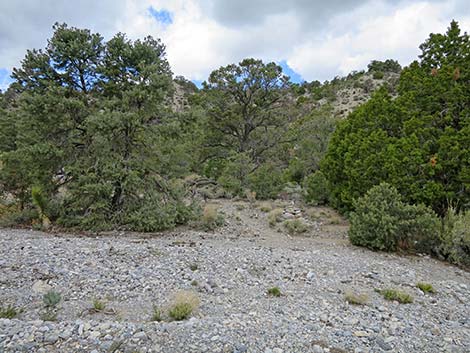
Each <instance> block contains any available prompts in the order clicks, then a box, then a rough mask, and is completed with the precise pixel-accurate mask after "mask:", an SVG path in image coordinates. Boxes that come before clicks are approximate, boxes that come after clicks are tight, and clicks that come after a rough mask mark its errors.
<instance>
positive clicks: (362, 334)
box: [353, 331, 370, 337]
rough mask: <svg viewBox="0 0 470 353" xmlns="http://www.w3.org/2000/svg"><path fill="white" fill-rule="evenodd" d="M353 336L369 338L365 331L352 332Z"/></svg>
mask: <svg viewBox="0 0 470 353" xmlns="http://www.w3.org/2000/svg"><path fill="white" fill-rule="evenodd" d="M353 334H354V336H356V337H369V336H370V333H368V332H366V331H354V333H353Z"/></svg>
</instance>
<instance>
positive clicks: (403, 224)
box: [349, 183, 439, 253]
mask: <svg viewBox="0 0 470 353" xmlns="http://www.w3.org/2000/svg"><path fill="white" fill-rule="evenodd" d="M350 223H351V227H350V229H349V239H350V240H351V243H352V244H354V245H360V246H366V247H368V248H370V249H374V250H384V251H396V250H398V249H402V250H408V251H418V252H427V253H429V252H431V251H432V250H433V249H434V248H435V247H436V245H437V243H438V229H439V227H438V224H439V219H438V217H437V216H436V215H435V214H434V212H433V211H432V210H430V209H429V208H427V207H425V206H423V205H408V204H406V203H404V202H402V201H401V196H400V194H399V193H398V191H397V190H396V189H395V188H394V187H392V186H390V185H389V184H387V183H381V184H380V185H376V186H374V187H373V188H371V189H370V190H369V191H368V192H367V194H366V195H365V196H363V197H361V198H359V199H358V200H357V202H355V211H354V212H352V213H351V215H350Z"/></svg>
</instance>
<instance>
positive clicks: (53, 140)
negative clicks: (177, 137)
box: [0, 24, 191, 231]
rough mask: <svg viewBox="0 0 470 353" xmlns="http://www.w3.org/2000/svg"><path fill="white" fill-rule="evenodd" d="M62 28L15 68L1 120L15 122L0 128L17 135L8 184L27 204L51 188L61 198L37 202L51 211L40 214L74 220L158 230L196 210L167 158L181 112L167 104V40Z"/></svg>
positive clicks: (5, 162) (7, 147)
mask: <svg viewBox="0 0 470 353" xmlns="http://www.w3.org/2000/svg"><path fill="white" fill-rule="evenodd" d="M54 31H55V32H54V35H53V37H52V38H51V39H50V40H49V42H48V45H47V48H46V49H45V50H44V51H42V50H33V51H28V53H27V54H26V57H25V59H24V60H23V61H22V66H21V67H20V68H18V69H15V70H14V73H13V78H14V79H15V80H16V82H15V83H14V84H13V86H12V90H14V92H15V93H16V95H17V96H18V97H17V98H16V99H15V102H14V105H13V106H12V107H11V109H10V110H11V116H13V117H14V119H12V118H11V117H10V116H9V115H7V116H6V119H8V120H5V118H3V119H2V124H7V125H8V126H9V129H10V131H9V130H3V129H2V131H1V134H2V136H0V140H2V141H8V142H7V143H5V144H4V145H3V146H2V154H1V159H2V169H1V173H0V182H1V183H2V186H3V190H4V191H6V192H9V193H10V194H12V195H14V196H16V197H17V198H18V199H19V200H20V202H21V205H22V207H24V206H25V204H28V202H29V201H30V194H31V190H32V191H33V200H34V199H36V198H35V197H34V195H39V194H41V195H43V196H42V197H43V198H46V199H47V200H48V203H49V204H56V205H57V207H47V206H46V205H44V206H41V207H40V208H39V207H38V209H39V212H40V214H42V213H43V212H46V210H49V212H50V213H49V214H48V215H45V214H44V215H42V216H41V218H44V217H45V216H48V217H50V218H51V219H53V220H58V221H59V222H60V223H62V224H65V225H68V226H77V227H80V228H86V229H109V228H113V227H122V228H125V229H133V230H143V231H153V230H159V229H163V228H168V227H171V226H173V225H175V224H178V223H184V222H185V221H186V220H187V219H188V217H190V214H191V211H190V209H189V206H187V205H186V204H184V203H183V201H182V198H181V195H180V194H179V191H178V189H177V188H175V187H173V186H171V185H170V184H169V180H168V178H166V176H167V175H165V174H167V171H165V170H164V169H163V168H162V163H161V159H163V157H162V156H161V151H162V148H161V144H162V143H163V142H164V141H165V142H166V141H167V140H168V136H165V135H164V134H163V133H162V132H166V131H167V129H168V125H170V124H171V121H172V120H173V119H175V117H174V116H172V115H171V112H170V110H169V109H168V108H167V107H166V100H167V99H168V97H169V96H171V92H172V87H173V86H172V74H171V71H170V67H169V65H168V62H167V60H166V59H165V47H164V45H163V44H162V43H161V42H160V41H159V40H155V39H153V38H151V37H147V38H145V39H144V40H142V41H141V40H137V41H135V42H132V41H130V40H128V39H127V38H126V37H125V36H124V35H123V34H117V35H116V36H115V37H113V38H112V39H110V40H109V41H108V42H104V41H103V38H102V37H101V36H100V35H98V34H94V33H91V32H90V31H88V30H81V29H76V28H69V27H67V25H65V24H62V25H59V24H56V25H55V26H54ZM5 121H6V122H5ZM12 136H14V138H13V139H12ZM4 138H5V140H4ZM36 203H37V202H36ZM43 203H44V204H45V203H46V202H45V201H43Z"/></svg>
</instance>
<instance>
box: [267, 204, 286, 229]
mask: <svg viewBox="0 0 470 353" xmlns="http://www.w3.org/2000/svg"><path fill="white" fill-rule="evenodd" d="M282 213H283V210H282V208H275V209H274V210H272V211H271V212H269V213H268V223H269V226H270V227H274V226H275V225H276V224H278V223H279V222H281V221H282Z"/></svg>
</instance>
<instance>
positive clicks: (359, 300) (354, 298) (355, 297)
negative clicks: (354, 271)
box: [344, 291, 369, 305]
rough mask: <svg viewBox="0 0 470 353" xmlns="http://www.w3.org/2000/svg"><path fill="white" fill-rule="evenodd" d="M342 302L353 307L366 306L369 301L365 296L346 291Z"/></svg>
mask: <svg viewBox="0 0 470 353" xmlns="http://www.w3.org/2000/svg"><path fill="white" fill-rule="evenodd" d="M344 300H346V301H347V302H348V303H349V304H354V305H366V304H367V302H368V301H369V297H368V296H367V294H363V293H361V294H356V293H353V292H350V291H347V292H346V293H345V295H344Z"/></svg>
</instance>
